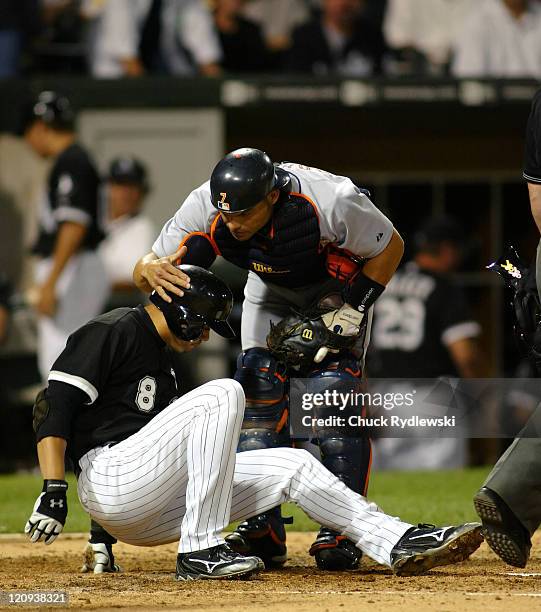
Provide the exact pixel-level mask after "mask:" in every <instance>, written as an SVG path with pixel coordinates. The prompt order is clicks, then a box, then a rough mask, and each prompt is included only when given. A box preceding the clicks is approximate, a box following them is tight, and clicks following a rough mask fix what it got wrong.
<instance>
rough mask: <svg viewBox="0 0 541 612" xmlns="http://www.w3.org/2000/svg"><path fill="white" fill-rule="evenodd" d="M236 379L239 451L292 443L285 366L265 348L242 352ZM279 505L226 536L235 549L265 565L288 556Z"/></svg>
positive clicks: (276, 564) (275, 565)
mask: <svg viewBox="0 0 541 612" xmlns="http://www.w3.org/2000/svg"><path fill="white" fill-rule="evenodd" d="M235 380H237V381H238V382H240V384H241V385H242V387H243V389H244V393H245V395H246V408H245V411H244V422H243V424H242V430H241V433H240V439H239V446H238V452H243V451H248V450H257V449H264V448H276V447H278V446H289V422H288V397H287V392H286V385H287V378H286V371H285V367H284V366H282V365H281V364H279V363H278V362H277V361H276V359H275V358H274V357H273V356H272V355H271V354H270V352H269V351H267V350H266V349H264V348H252V349H248V350H247V351H245V352H243V353H241V354H240V355H239V358H238V361H237V371H236V373H235ZM284 522H288V520H287V519H283V518H282V515H281V512H280V507H277V508H274V509H272V510H270V511H269V512H266V513H264V514H260V515H258V516H254V517H252V518H249V519H248V520H247V521H244V522H243V523H241V524H240V525H239V526H238V527H237V529H236V530H235V531H234V532H233V533H231V534H230V535H228V536H227V537H226V541H227V543H228V544H229V546H231V548H232V549H233V550H235V551H236V552H239V553H242V554H245V555H256V556H258V557H259V558H260V559H262V560H263V561H264V563H265V566H266V567H280V566H282V565H283V564H284V563H285V562H286V559H287V548H286V532H285V529H284Z"/></svg>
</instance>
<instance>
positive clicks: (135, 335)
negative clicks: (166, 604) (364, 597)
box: [25, 266, 482, 580]
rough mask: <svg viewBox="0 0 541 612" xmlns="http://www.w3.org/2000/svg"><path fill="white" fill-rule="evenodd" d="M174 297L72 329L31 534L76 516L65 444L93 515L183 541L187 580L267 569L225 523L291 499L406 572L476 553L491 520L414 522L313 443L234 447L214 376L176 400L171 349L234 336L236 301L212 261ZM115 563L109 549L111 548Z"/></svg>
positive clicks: (139, 539)
mask: <svg viewBox="0 0 541 612" xmlns="http://www.w3.org/2000/svg"><path fill="white" fill-rule="evenodd" d="M181 268H182V270H183V272H185V273H186V274H187V275H188V276H189V278H190V288H189V289H186V290H185V291H184V295H183V296H182V297H178V296H176V295H173V294H170V297H171V298H172V301H171V302H170V303H168V302H166V301H165V300H163V299H162V298H161V297H160V296H158V295H157V294H156V293H153V294H152V296H151V304H149V305H148V306H145V307H143V306H138V307H137V308H134V309H132V308H119V309H116V310H113V311H111V312H109V313H106V314H104V315H101V316H99V317H97V318H96V319H93V320H92V321H90V322H89V323H87V324H86V325H84V326H83V327H81V328H80V329H79V330H77V331H76V332H75V333H73V334H72V335H71V336H70V338H69V340H68V343H67V345H66V348H65V350H64V351H63V352H62V354H61V355H60V357H59V358H58V359H57V361H56V362H55V364H54V366H53V369H52V370H51V372H50V374H49V377H48V386H47V388H46V389H45V390H44V391H42V392H41V393H40V394H39V395H38V398H37V400H36V404H35V407H34V429H35V431H36V434H37V440H38V445H37V447H38V456H39V463H40V467H41V472H42V474H43V478H44V482H43V490H42V492H41V494H40V495H39V497H38V499H37V500H36V503H35V506H34V510H33V511H32V514H31V515H30V518H29V519H28V522H27V524H26V527H25V532H26V533H27V534H28V535H29V537H30V538H31V541H32V542H38V541H45V543H46V544H51V543H52V542H53V541H54V540H55V539H56V538H57V537H58V535H59V534H60V533H61V531H62V529H63V527H64V524H65V521H66V515H67V511H68V508H67V498H66V491H67V488H68V483H67V482H66V481H65V479H64V477H65V474H64V456H65V453H66V452H67V454H68V455H69V456H70V457H71V458H72V460H73V462H74V465H75V466H76V473H77V477H78V495H79V499H80V501H81V504H82V506H83V507H84V509H85V510H86V511H87V512H88V513H89V514H90V516H91V517H92V519H93V520H95V521H97V522H98V523H99V524H100V525H102V526H103V528H104V529H105V530H106V531H107V532H108V533H110V534H111V536H112V537H113V538H117V539H118V540H121V541H122V542H126V543H128V544H133V545H137V546H157V545H159V544H166V543H169V542H174V541H178V542H179V546H178V555H177V563H176V577H177V579H178V580H192V579H200V578H206V579H219V578H233V577H247V576H250V575H252V574H254V573H256V572H258V571H259V570H260V569H262V567H263V563H262V561H261V560H260V559H259V558H258V557H255V556H242V555H241V554H238V553H235V552H233V551H232V550H231V549H230V548H229V547H228V545H227V544H226V543H225V541H224V538H223V536H222V530H223V529H224V527H226V525H227V524H228V523H229V522H230V521H237V520H243V519H246V518H247V517H249V516H254V515H257V514H259V513H262V512H266V511H268V510H269V509H271V508H273V507H275V506H277V505H278V504H282V503H284V502H287V501H293V502H295V503H297V504H298V505H299V506H300V507H301V508H302V509H303V510H304V511H305V512H306V513H307V514H308V515H309V516H310V517H311V518H312V519H314V520H315V521H317V522H319V523H321V524H322V525H326V526H327V527H329V528H332V529H335V530H336V531H338V532H340V533H342V534H344V535H345V536H347V537H348V538H350V539H351V541H352V542H354V543H355V545H356V546H357V547H358V548H359V549H360V550H361V551H363V552H364V553H365V554H367V555H368V556H369V557H371V558H372V559H374V560H375V561H377V562H378V563H381V564H383V565H386V566H387V567H390V568H392V569H393V571H394V573H395V574H397V575H417V574H421V573H423V572H425V571H427V570H429V569H430V568H432V567H436V566H441V565H447V564H450V563H455V562H458V561H462V560H464V559H466V558H468V557H469V556H470V555H471V554H472V553H473V552H474V551H475V550H476V549H477V548H478V546H479V545H480V543H481V541H482V537H481V535H480V526H479V525H478V524H476V523H468V524H464V525H461V526H459V527H442V528H438V529H436V528H435V527H434V526H428V525H419V526H418V527H414V526H412V525H410V524H407V523H404V522H402V521H400V520H399V519H397V518H393V517H391V516H388V515H386V514H385V513H383V512H382V511H381V510H380V509H379V508H378V506H377V505H376V504H374V503H371V502H369V501H367V500H366V498H364V497H363V496H361V495H359V494H357V493H354V492H353V491H352V490H350V489H349V488H348V487H347V486H346V485H345V484H344V483H343V482H341V481H340V480H339V479H338V478H337V477H336V476H334V475H333V474H331V472H329V471H328V470H327V469H326V468H325V467H324V466H323V465H322V464H321V463H319V462H318V461H316V460H315V459H314V458H313V457H312V456H311V455H310V454H309V453H308V452H307V451H304V450H297V449H291V448H270V449H264V450H253V451H246V452H244V453H239V454H236V447H237V444H238V440H239V435H240V430H241V426H242V420H243V415H244V407H245V397H244V393H243V390H242V387H241V385H240V384H239V383H238V382H236V381H234V380H230V379H221V380H214V381H211V382H209V383H206V384H205V385H203V386H201V387H199V388H197V389H195V390H194V391H191V392H190V393H187V394H185V395H183V396H182V397H178V390H177V383H176V379H175V375H174V371H173V370H172V367H171V362H170V358H169V349H173V350H174V351H179V352H180V351H191V350H193V349H195V348H196V347H197V346H199V345H200V344H201V343H202V342H204V341H206V340H207V339H208V337H209V328H210V329H212V330H214V331H216V332H217V333H219V334H220V335H223V336H226V337H228V336H231V335H232V334H233V331H232V329H231V327H230V325H229V323H228V322H227V317H228V315H229V313H230V311H231V307H232V303H233V299H232V294H231V291H230V289H229V288H228V287H227V285H225V284H224V283H223V282H222V281H221V280H220V279H218V278H217V277H216V276H215V275H213V274H212V273H211V272H208V271H207V270H204V269H202V268H198V267H196V266H181ZM103 551H104V552H103V554H104V556H107V557H108V559H107V564H108V566H109V567H111V568H114V567H115V564H114V559H113V553H112V546H111V545H110V544H109V545H107V546H105V545H104V547H103Z"/></svg>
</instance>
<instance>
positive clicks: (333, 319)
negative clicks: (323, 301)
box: [314, 303, 364, 363]
mask: <svg viewBox="0 0 541 612" xmlns="http://www.w3.org/2000/svg"><path fill="white" fill-rule="evenodd" d="M363 318H364V313H362V312H360V311H359V310H355V308H353V306H350V305H349V304H347V303H346V304H344V305H343V306H341V307H340V308H337V309H336V310H331V311H330V312H327V313H326V314H324V315H322V317H321V320H322V321H323V323H325V326H326V327H327V329H329V331H331V332H333V333H334V334H338V335H340V336H356V335H357V334H358V333H359V331H360V329H361V323H362V322H363ZM329 352H331V353H338V351H337V350H334V349H330V348H329V347H327V346H322V347H321V348H320V349H319V350H318V352H317V353H316V356H315V357H314V361H315V363H321V362H322V361H323V360H324V359H325V357H326V356H327V354H328V353H329Z"/></svg>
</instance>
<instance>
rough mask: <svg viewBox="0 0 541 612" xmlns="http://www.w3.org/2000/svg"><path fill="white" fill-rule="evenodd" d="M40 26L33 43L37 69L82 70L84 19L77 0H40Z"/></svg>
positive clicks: (53, 70) (34, 62) (84, 34)
mask: <svg viewBox="0 0 541 612" xmlns="http://www.w3.org/2000/svg"><path fill="white" fill-rule="evenodd" d="M41 5H42V6H41V13H42V18H43V22H44V25H45V27H44V30H43V32H42V34H41V36H40V37H39V38H38V39H37V40H36V41H35V44H34V46H33V56H34V57H33V66H32V69H33V70H34V71H37V72H54V73H76V74H80V73H84V72H86V59H85V36H86V30H85V28H86V23H85V20H84V17H83V14H82V13H81V0H41Z"/></svg>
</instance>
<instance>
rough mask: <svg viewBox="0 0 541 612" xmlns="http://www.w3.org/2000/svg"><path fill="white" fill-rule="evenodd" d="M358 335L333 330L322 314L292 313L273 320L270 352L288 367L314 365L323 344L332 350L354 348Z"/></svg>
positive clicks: (269, 337)
mask: <svg viewBox="0 0 541 612" xmlns="http://www.w3.org/2000/svg"><path fill="white" fill-rule="evenodd" d="M356 340H357V337H356V336H340V335H338V334H335V333H333V332H331V331H330V330H329V329H328V328H327V326H326V325H325V323H323V321H322V320H321V315H320V314H318V315H315V316H314V315H307V314H302V313H298V312H292V313H291V314H290V315H288V316H287V317H285V318H284V319H282V320H281V321H280V322H279V323H277V324H273V323H271V328H270V332H269V334H268V336H267V346H268V347H269V350H270V352H271V353H272V354H273V355H274V357H276V359H278V361H281V362H282V363H284V364H285V365H286V366H288V367H301V368H305V367H308V366H310V365H311V364H312V363H313V361H314V357H315V356H316V353H317V352H318V350H319V349H320V348H321V347H322V346H327V347H329V348H330V349H336V350H341V349H350V348H351V347H352V346H353V345H354V344H355V341H356Z"/></svg>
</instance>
